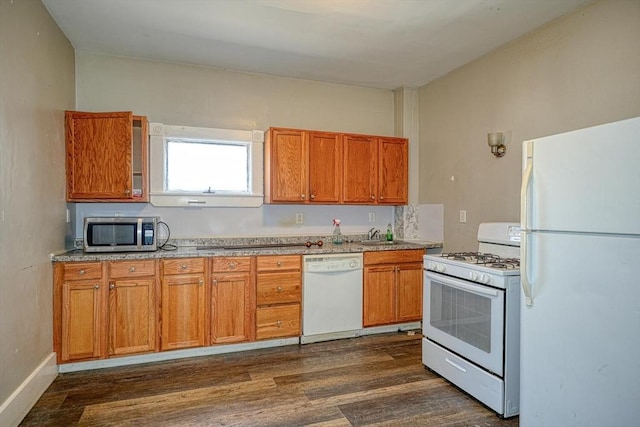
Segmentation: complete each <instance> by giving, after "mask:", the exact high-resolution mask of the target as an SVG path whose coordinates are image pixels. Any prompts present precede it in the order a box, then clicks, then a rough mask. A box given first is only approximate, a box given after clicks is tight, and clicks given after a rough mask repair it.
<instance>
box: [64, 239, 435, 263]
mask: <svg viewBox="0 0 640 427" xmlns="http://www.w3.org/2000/svg"><path fill="white" fill-rule="evenodd" d="M361 237H362V236H348V237H347V238H346V240H347V241H348V242H345V243H343V244H340V245H334V244H333V243H331V238H330V237H329V238H327V237H326V236H320V237H318V236H313V237H300V236H295V237H286V238H252V239H180V240H174V241H170V242H169V243H170V244H172V245H175V247H176V248H177V249H175V250H164V249H159V250H157V251H155V252H117V253H86V252H83V251H82V249H76V250H72V251H68V252H64V253H61V254H58V255H54V256H53V258H52V261H53V262H74V261H115V260H136V259H157V258H188V257H216V256H252V255H293V254H295V255H314V254H334V253H353V252H368V251H388V250H406V249H433V248H441V247H442V242H428V241H420V242H413V241H412V242H408V241H403V240H396V241H394V244H392V245H375V246H371V245H365V244H362V243H361V240H363V239H362V238H361ZM318 240H322V241H323V242H324V244H323V245H322V247H318V246H311V247H310V248H307V247H305V246H302V245H304V243H305V242H307V241H311V242H317V241H318ZM274 243H277V244H280V243H283V244H292V243H299V244H300V245H301V246H293V247H268V248H241V249H225V248H223V247H222V246H225V245H226V246H231V245H256V244H274ZM167 246H168V245H167ZM204 247H207V248H206V249H204ZM198 248H200V249H198Z"/></svg>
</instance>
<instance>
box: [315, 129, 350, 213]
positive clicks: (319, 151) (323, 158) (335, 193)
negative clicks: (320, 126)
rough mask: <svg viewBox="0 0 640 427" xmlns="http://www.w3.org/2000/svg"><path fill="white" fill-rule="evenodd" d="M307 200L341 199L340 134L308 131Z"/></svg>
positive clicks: (324, 201)
mask: <svg viewBox="0 0 640 427" xmlns="http://www.w3.org/2000/svg"><path fill="white" fill-rule="evenodd" d="M308 146H309V201H310V202H312V203H340V202H341V201H342V141H341V138H340V134H338V133H327V132H310V133H309V145H308Z"/></svg>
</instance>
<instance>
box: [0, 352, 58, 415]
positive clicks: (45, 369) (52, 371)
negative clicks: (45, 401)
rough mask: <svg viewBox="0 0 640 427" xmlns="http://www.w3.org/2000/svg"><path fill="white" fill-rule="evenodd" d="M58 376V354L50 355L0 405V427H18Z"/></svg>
mask: <svg viewBox="0 0 640 427" xmlns="http://www.w3.org/2000/svg"><path fill="white" fill-rule="evenodd" d="M57 376H58V365H56V354H55V353H51V354H49V355H48V356H47V357H46V358H45V359H44V360H43V361H42V363H40V365H39V366H38V367H37V368H36V369H34V370H33V372H31V374H30V375H29V376H28V377H27V378H26V379H25V380H24V381H23V382H22V384H20V386H19V387H18V388H17V389H15V391H14V392H13V393H11V396H9V397H8V398H7V400H5V401H4V402H2V405H0V426H7V427H9V426H12V427H13V426H17V425H18V424H20V421H22V419H23V418H24V417H25V415H27V414H28V413H29V410H30V409H31V408H32V407H33V405H35V403H36V402H37V401H38V399H39V398H40V396H42V394H43V393H44V392H45V390H46V389H47V387H49V386H50V385H51V383H52V382H53V380H55V379H56V377H57Z"/></svg>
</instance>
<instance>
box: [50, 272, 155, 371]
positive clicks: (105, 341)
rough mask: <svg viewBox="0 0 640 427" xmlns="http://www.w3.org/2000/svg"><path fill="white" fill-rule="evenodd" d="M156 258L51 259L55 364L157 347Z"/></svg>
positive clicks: (144, 350)
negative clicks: (54, 260) (136, 259)
mask: <svg viewBox="0 0 640 427" xmlns="http://www.w3.org/2000/svg"><path fill="white" fill-rule="evenodd" d="M155 277H156V271H155V261H152V260H150V261H135V262H128V261H113V262H86V263H84V262H79V263H56V264H55V265H54V348H55V350H56V352H57V353H58V363H64V362H72V361H80V360H91V359H100V358H104V357H107V356H116V355H124V354H132V353H144V352H150V351H155V350H156V342H157V340H156V322H157V315H156V312H157V311H156V304H157V301H156V293H157V292H156V280H155Z"/></svg>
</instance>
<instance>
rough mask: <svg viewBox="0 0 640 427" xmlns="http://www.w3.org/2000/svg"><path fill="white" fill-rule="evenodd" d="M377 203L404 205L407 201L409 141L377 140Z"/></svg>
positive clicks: (400, 139)
mask: <svg viewBox="0 0 640 427" xmlns="http://www.w3.org/2000/svg"><path fill="white" fill-rule="evenodd" d="M377 145H378V176H377V179H378V199H377V202H378V203H382V204H391V205H405V204H407V203H408V201H409V141H408V140H407V139H406V138H378V144H377Z"/></svg>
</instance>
